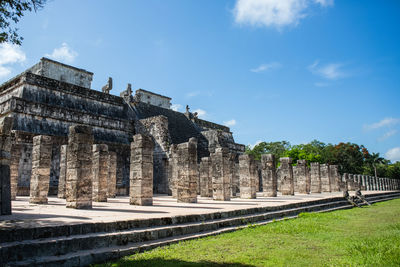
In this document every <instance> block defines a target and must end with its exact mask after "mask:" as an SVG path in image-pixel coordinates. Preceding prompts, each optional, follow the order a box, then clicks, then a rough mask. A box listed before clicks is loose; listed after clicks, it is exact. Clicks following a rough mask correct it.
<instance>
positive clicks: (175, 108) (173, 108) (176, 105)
mask: <svg viewBox="0 0 400 267" xmlns="http://www.w3.org/2000/svg"><path fill="white" fill-rule="evenodd" d="M181 108H182V105H181V104H172V105H171V109H172V110H174V111H179V110H180V109H181Z"/></svg>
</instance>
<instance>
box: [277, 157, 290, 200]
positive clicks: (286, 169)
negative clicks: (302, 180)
mask: <svg viewBox="0 0 400 267" xmlns="http://www.w3.org/2000/svg"><path fill="white" fill-rule="evenodd" d="M279 161H280V162H281V166H280V167H279V175H280V181H281V187H280V188H281V192H282V195H294V179H293V167H292V159H291V158H288V157H285V158H280V159H279Z"/></svg>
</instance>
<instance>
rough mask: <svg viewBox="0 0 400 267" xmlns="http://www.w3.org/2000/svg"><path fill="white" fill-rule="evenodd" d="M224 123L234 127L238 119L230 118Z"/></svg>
mask: <svg viewBox="0 0 400 267" xmlns="http://www.w3.org/2000/svg"><path fill="white" fill-rule="evenodd" d="M224 125H225V126H228V127H232V126H234V125H236V120H235V119H232V120H229V121H224Z"/></svg>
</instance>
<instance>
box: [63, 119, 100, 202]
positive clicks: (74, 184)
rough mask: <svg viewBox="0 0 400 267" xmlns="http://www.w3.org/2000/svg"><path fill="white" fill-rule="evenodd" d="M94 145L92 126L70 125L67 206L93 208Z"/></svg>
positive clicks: (66, 188)
mask: <svg viewBox="0 0 400 267" xmlns="http://www.w3.org/2000/svg"><path fill="white" fill-rule="evenodd" d="M92 145H93V134H92V128H91V127H89V126H86V125H73V126H70V127H69V135H68V146H67V181H66V187H65V190H66V191H65V193H66V200H67V203H66V206H67V208H75V209H85V208H88V209H91V208H92V179H93V177H92Z"/></svg>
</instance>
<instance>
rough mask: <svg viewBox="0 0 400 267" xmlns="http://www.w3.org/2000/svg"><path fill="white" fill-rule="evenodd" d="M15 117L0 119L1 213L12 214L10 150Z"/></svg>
mask: <svg viewBox="0 0 400 267" xmlns="http://www.w3.org/2000/svg"><path fill="white" fill-rule="evenodd" d="M12 126H13V118H11V117H5V118H4V119H3V120H2V121H0V215H10V214H11V184H10V160H11V156H10V151H11V137H10V133H11V129H12Z"/></svg>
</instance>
